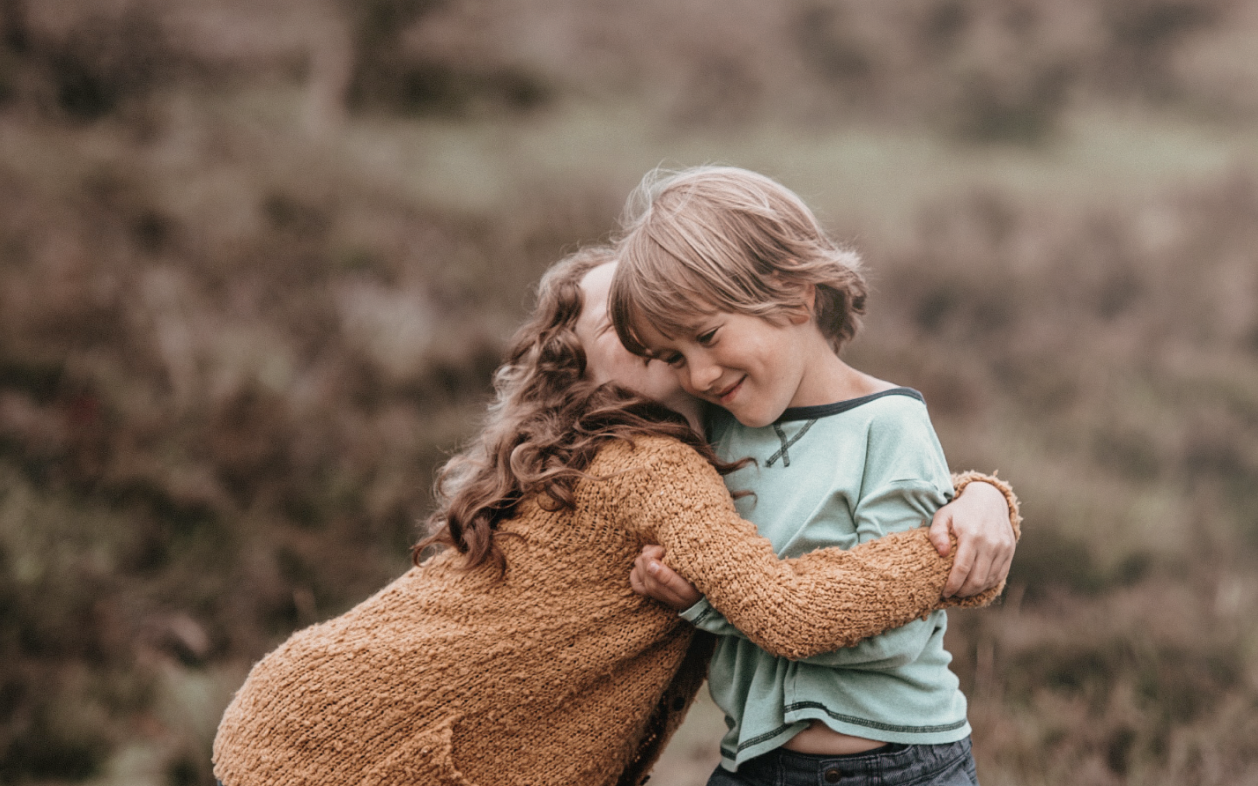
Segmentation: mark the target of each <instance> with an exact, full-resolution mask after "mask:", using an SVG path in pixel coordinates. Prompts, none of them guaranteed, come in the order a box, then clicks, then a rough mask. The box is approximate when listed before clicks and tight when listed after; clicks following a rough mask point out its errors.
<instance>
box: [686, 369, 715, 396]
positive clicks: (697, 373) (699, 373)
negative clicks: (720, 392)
mask: <svg viewBox="0 0 1258 786" xmlns="http://www.w3.org/2000/svg"><path fill="white" fill-rule="evenodd" d="M688 369H689V371H690V387H691V390H690V392H691V393H693V394H697V395H702V394H704V393H708V392H710V391H709V390H708V389H709V388H711V387H712V385H714V384H715V383H716V381H717V380H718V379H720V378H721V369H720V367H719V366H717V365H716V364H715V363H694V364H692V365H690V366H688Z"/></svg>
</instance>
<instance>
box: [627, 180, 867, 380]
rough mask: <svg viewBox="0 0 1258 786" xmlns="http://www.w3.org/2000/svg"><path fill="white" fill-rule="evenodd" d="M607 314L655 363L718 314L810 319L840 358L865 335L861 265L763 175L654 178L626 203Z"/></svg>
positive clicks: (631, 346)
mask: <svg viewBox="0 0 1258 786" xmlns="http://www.w3.org/2000/svg"><path fill="white" fill-rule="evenodd" d="M623 225H624V237H623V238H622V240H621V243H620V246H619V249H618V255H619V257H620V270H619V271H618V272H617V275H616V278H615V281H614V282H613V284H612V288H611V294H610V298H609V301H610V302H609V309H610V310H611V314H612V320H613V322H614V324H615V327H616V331H617V333H618V334H619V335H620V339H621V341H622V342H623V343H624V345H625V346H626V347H627V348H628V349H629V350H630V351H632V352H633V353H635V354H638V355H649V354H650V348H649V346H648V345H647V343H646V342H645V341H644V340H643V329H644V328H645V327H647V326H649V327H651V328H653V329H654V331H655V332H658V333H660V334H662V335H665V336H673V335H677V334H680V333H682V332H684V331H685V330H686V329H688V328H690V327H692V326H693V325H694V323H695V322H697V321H698V320H699V319H700V318H702V317H703V316H705V315H709V314H712V313H716V312H728V313H735V314H746V315H750V316H756V317H760V318H762V319H766V320H768V321H770V322H774V323H777V324H781V323H784V322H785V321H787V320H789V319H790V318H791V317H797V316H798V315H799V314H801V313H807V314H809V316H810V317H811V318H812V319H813V320H814V321H815V322H816V325H817V328H818V329H819V330H820V331H821V333H822V335H823V336H825V338H826V340H827V341H828V342H829V344H830V346H831V348H832V349H833V350H834V351H835V352H836V353H837V352H838V351H839V350H840V349H841V348H842V347H843V345H844V344H846V343H847V342H848V341H850V340H851V339H852V338H853V337H854V336H855V335H856V332H857V330H858V329H859V328H860V317H861V315H862V314H864V312H865V296H866V288H865V280H864V277H863V276H862V275H861V262H860V258H859V257H858V256H857V255H856V254H855V253H854V252H852V251H848V250H846V249H843V248H840V247H838V246H837V245H836V244H835V243H834V242H833V241H832V240H830V238H829V237H827V236H826V233H825V231H824V230H823V229H822V228H821V225H820V224H819V223H818V222H817V219H816V217H815V216H813V214H812V211H811V210H809V209H808V207H807V205H805V204H804V203H803V202H802V201H801V200H800V198H799V197H798V196H796V195H795V194H794V193H793V192H791V191H790V190H789V189H787V188H786V187H784V186H782V185H781V184H779V183H777V182H775V181H773V180H771V179H770V178H767V177H765V176H764V175H760V174H757V173H755V172H750V171H748V170H745V169H738V168H735V167H715V166H704V167H695V168H692V169H685V170H681V171H678V172H662V171H659V170H657V171H654V172H651V173H649V174H648V175H647V176H646V177H645V178H644V179H643V181H642V183H641V184H640V185H639V186H638V188H637V189H636V190H635V191H634V193H633V195H632V196H631V197H630V198H629V203H628V205H627V206H626V212H625V216H624V219H623Z"/></svg>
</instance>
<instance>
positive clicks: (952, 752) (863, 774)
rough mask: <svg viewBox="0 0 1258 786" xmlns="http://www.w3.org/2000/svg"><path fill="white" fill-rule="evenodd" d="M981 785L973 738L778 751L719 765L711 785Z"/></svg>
mask: <svg viewBox="0 0 1258 786" xmlns="http://www.w3.org/2000/svg"><path fill="white" fill-rule="evenodd" d="M831 784H836V785H837V786H894V784H902V786H909V784H912V786H978V772H977V771H976V770H975V768H974V756H973V754H971V753H970V738H969V737H966V738H965V739H963V740H958V741H957V742H950V743H947V744H945V745H894V744H893V745H886V746H884V747H882V748H876V749H874V750H872V751H869V752H868V753H852V754H848V755H846V756H823V755H816V754H811V753H795V752H794V751H788V750H783V749H782V748H778V749H777V750H772V751H769V752H768V753H766V754H764V755H762V756H757V757H756V758H754V759H751V760H750V761H745V762H743V764H742V766H740V767H739V768H738V772H729V771H728V770H725V769H723V768H721V767H717V768H716V771H715V772H713V773H712V776H711V777H710V778H708V786H831Z"/></svg>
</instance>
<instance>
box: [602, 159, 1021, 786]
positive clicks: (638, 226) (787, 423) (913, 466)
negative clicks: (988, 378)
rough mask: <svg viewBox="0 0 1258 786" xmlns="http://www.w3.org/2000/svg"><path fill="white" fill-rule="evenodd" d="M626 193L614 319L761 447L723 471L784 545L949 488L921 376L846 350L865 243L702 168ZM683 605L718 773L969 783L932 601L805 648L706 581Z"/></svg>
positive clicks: (734, 174)
mask: <svg viewBox="0 0 1258 786" xmlns="http://www.w3.org/2000/svg"><path fill="white" fill-rule="evenodd" d="M630 204H631V208H630V213H629V215H628V217H627V220H626V233H625V236H624V238H623V239H622V241H621V244H620V249H619V257H620V264H619V267H618V269H617V271H616V274H615V279H614V281H613V284H612V291H611V296H610V309H611V312H612V315H613V320H614V322H615V326H616V330H617V333H618V334H619V336H620V338H621V341H622V342H623V343H624V345H625V346H626V347H627V348H628V349H629V350H630V351H632V352H634V353H635V354H638V355H641V356H643V357H647V358H652V359H657V360H660V361H663V362H665V363H667V364H668V365H669V366H670V367H672V368H673V369H674V370H675V372H676V373H677V374H678V376H679V379H680V381H681V384H682V386H683V388H684V389H685V390H686V391H687V392H688V393H690V394H692V395H694V396H697V397H698V398H700V399H703V400H705V401H707V402H709V403H711V404H714V405H716V407H714V408H713V410H712V415H711V417H710V420H709V436H710V438H711V441H712V443H713V445H714V446H715V447H716V449H717V452H718V454H719V455H720V456H721V458H722V459H725V460H737V459H740V458H743V457H745V456H751V457H753V458H755V463H754V464H753V465H750V466H747V467H744V468H743V469H741V470H738V471H736V472H734V473H732V474H730V475H729V476H727V478H726V480H727V484H728V485H729V487H730V488H731V490H745V491H750V492H752V493H751V494H748V495H745V496H743V497H742V498H740V499H739V500H738V501H737V505H738V509H739V513H740V514H741V515H742V516H743V517H744V518H746V519H748V520H750V521H752V522H754V523H755V524H756V525H757V527H758V528H759V529H760V533H761V534H762V535H764V536H765V537H767V538H768V539H769V540H770V541H772V543H773V545H774V548H775V550H776V551H777V552H778V554H779V555H781V556H798V555H800V554H802V553H805V552H808V551H812V550H814V549H817V548H822V547H825V546H833V545H839V546H843V547H845V548H848V547H851V546H854V545H856V544H857V543H862V542H865V541H868V540H872V539H874V538H878V537H881V536H882V535H885V534H887V533H889V532H893V531H897V530H904V529H909V528H912V527H916V526H919V525H920V523H921V522H922V521H923V520H928V519H930V518H931V516H932V514H933V513H934V511H935V510H936V509H938V508H939V507H940V506H941V505H943V504H944V503H945V502H947V500H948V499H949V498H950V497H951V496H952V489H953V484H952V481H951V479H950V476H949V472H948V469H947V464H946V462H945V460H944V456H943V451H942V449H941V447H940V445H939V441H938V439H937V438H936V436H935V433H934V430H933V428H932V427H931V424H930V420H929V418H928V416H927V414H926V408H925V404H924V402H923V400H922V398H921V395H920V394H919V393H917V392H916V391H913V390H910V389H908V388H902V387H898V386H896V385H893V384H891V383H888V382H884V381H882V380H879V379H876V378H874V377H872V376H870V375H868V374H865V373H862V372H860V371H858V370H856V369H854V368H852V367H851V366H849V365H847V364H846V363H845V362H844V361H843V360H841V359H840V357H839V354H838V353H839V350H840V349H841V348H842V347H843V346H844V345H845V344H846V343H847V342H848V341H849V340H850V339H851V338H852V337H853V336H854V335H855V334H856V332H857V330H858V329H859V325H860V322H859V320H860V316H861V315H862V314H863V313H864V305H865V296H866V290H865V283H864V279H863V277H862V276H861V272H860V262H859V259H858V258H857V257H856V255H855V254H853V253H852V252H850V251H846V250H844V249H841V248H838V247H837V246H836V245H835V244H834V243H833V242H832V241H831V240H830V239H829V238H828V237H827V236H826V234H825V232H824V231H823V230H822V229H821V227H820V225H819V224H818V223H817V221H816V219H815V217H814V216H813V215H812V213H811V211H809V210H808V208H807V207H806V206H805V205H804V204H803V203H802V202H801V201H800V200H799V198H798V197H796V196H795V195H794V194H793V193H791V192H790V191H789V190H787V189H786V188H784V187H782V186H781V185H779V184H778V183H776V182H774V181H772V180H770V179H769V178H766V177H764V176H761V175H758V174H755V173H752V172H748V171H746V170H741V169H734V168H728V167H702V168H697V169H692V170H686V171H682V172H679V173H676V174H672V175H667V176H665V177H663V178H658V179H653V178H650V177H649V178H648V180H647V181H645V182H644V184H643V186H642V187H640V188H639V190H638V192H637V193H636V194H635V196H634V198H633V199H632V200H631V203H630ZM1011 551H1012V549H1010V553H1011ZM655 568H656V570H657V571H658V570H661V569H662V570H667V569H666V568H662V566H659V565H658V564H656V565H655ZM657 575H658V574H657ZM682 616H683V617H684V618H686V619H688V620H689V621H690V622H692V623H693V624H694V625H695V626H696V627H698V628H701V629H703V630H706V631H709V632H711V633H715V634H717V635H718V636H719V639H718V644H717V649H716V653H715V654H714V656H713V658H712V663H711V667H710V671H709V677H708V679H709V686H710V689H711V692H712V696H713V699H714V700H715V701H716V703H717V704H718V705H719V706H720V707H721V708H722V709H723V710H724V711H725V714H726V719H727V723H728V724H729V726H730V729H729V732H728V733H727V734H726V735H725V738H724V739H723V740H722V744H721V767H720V768H718V769H717V771H716V772H714V773H713V775H712V778H711V779H710V780H709V785H710V786H714V785H717V784H767V783H775V784H776V783H782V782H783V781H782V780H781V779H782V778H785V779H786V781H785V782H786V783H794V782H796V779H797V780H798V783H800V784H803V783H810V784H815V783H818V782H824V783H838V782H840V781H842V782H845V783H849V782H850V783H860V782H863V781H862V779H867V780H868V782H870V783H873V782H878V783H915V784H916V783H929V784H952V783H976V782H977V778H976V775H975V770H974V761H973V757H972V755H971V753H970V747H969V732H970V727H969V723H968V722H967V720H966V713H965V709H966V703H965V697H964V696H963V695H962V694H961V692H960V690H959V689H958V683H957V679H956V677H955V676H954V675H953V674H952V673H951V672H950V671H949V670H948V663H949V662H950V660H951V656H950V655H949V654H948V653H947V651H946V650H944V648H943V637H944V630H945V627H946V617H945V616H944V613H943V612H935V613H934V614H931V615H930V616H928V617H926V618H925V619H922V620H917V621H914V622H912V623H910V624H909V625H906V626H904V627H902V628H898V629H896V630H893V631H889V632H887V633H884V634H882V635H880V636H876V637H874V638H871V639H868V640H866V641H864V642H862V643H861V644H859V645H857V646H856V647H852V648H848V649H844V650H839V651H836V652H831V653H826V654H824V655H821V656H817V657H815V658H810V659H806V660H803V661H789V660H785V659H780V658H775V657H773V656H771V655H769V654H767V653H765V652H763V651H762V650H760V649H759V648H758V647H756V646H755V645H754V644H752V643H751V642H750V641H749V640H747V639H746V638H745V637H744V636H742V635H741V634H740V633H739V632H738V631H737V629H735V628H734V627H733V626H731V625H730V624H729V623H728V622H726V621H725V620H724V618H723V617H721V615H720V614H719V613H718V612H716V611H715V610H714V609H712V608H711V606H709V605H708V604H707V602H706V601H704V600H699V601H698V602H697V603H694V604H693V605H691V606H690V607H689V608H687V609H686V610H685V611H684V612H683V615H682ZM852 777H856V780H850V779H851V778H852ZM818 779H820V780H818Z"/></svg>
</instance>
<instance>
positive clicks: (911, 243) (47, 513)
mask: <svg viewBox="0 0 1258 786" xmlns="http://www.w3.org/2000/svg"><path fill="white" fill-rule="evenodd" d="M1255 35H1258V3H1254V2H1250V1H1249V0H1194V1H1191V2H1190V1H1189V0H1107V1H1106V2H1101V0H1057V1H1056V2H1049V1H1048V0H1017V1H1016V2H1009V3H980V2H976V1H974V0H940V2H935V3H918V4H904V3H860V2H837V1H835V2H823V1H822V0H788V1H787V2H780V3H763V2H752V0H722V2H715V0H697V1H696V2H687V3H675V2H664V0H642V1H641V2H637V3H616V4H611V3H588V2H586V3H582V2H576V1H575V0H498V1H497V2H493V3H490V2H485V1H484V0H356V1H354V2H351V1H350V0H340V1H339V2H337V1H336V0H326V2H322V3H320V2H315V1H314V0H306V1H305V2H298V1H297V0H249V2H245V1H244V0H208V1H207V0H198V1H197V2H193V0H167V2H162V3H143V2H128V1H127V0H0V782H2V783H14V784H23V783H31V784H34V783H49V784H51V783H69V782H78V783H88V784H97V785H98V786H105V784H122V783H126V784H154V785H156V784H174V785H180V784H206V783H212V779H211V777H210V773H209V769H208V763H207V760H208V751H209V744H210V741H211V739H212V737H213V732H214V727H215V724H216V722H217V719H218V715H219V713H220V712H221V710H222V708H223V706H224V705H225V704H226V702H227V700H228V699H229V697H230V695H231V691H232V690H234V689H235V687H236V686H237V685H238V684H239V682H240V680H241V679H242V678H243V675H244V673H245V670H246V669H247V668H248V666H249V665H250V663H251V662H252V661H253V660H255V659H256V658H257V657H259V656H260V655H261V654H262V653H264V652H265V651H267V650H268V649H269V648H271V647H273V646H274V645H275V644H276V643H277V642H279V641H280V640H282V639H283V638H284V637H285V636H286V635H287V634H288V633H289V632H291V631H292V630H293V629H294V628H296V627H298V626H302V625H306V624H309V623H311V622H314V621H317V620H319V619H323V618H326V617H327V616H329V615H332V614H335V613H337V612H339V611H341V610H344V609H345V608H347V607H348V606H350V605H352V604H353V603H354V602H355V601H356V600H359V599H361V598H363V597H365V596H366V595H367V594H369V593H370V592H371V591H373V590H374V589H375V588H377V587H379V586H381V585H382V584H383V583H384V582H386V581H387V580H388V579H389V578H391V577H393V576H395V575H397V574H398V573H400V572H401V571H402V570H404V569H405V567H406V565H407V556H408V555H407V547H408V545H409V544H410V543H411V542H412V541H413V540H414V538H415V537H416V535H417V532H418V530H417V524H416V522H417V521H418V520H419V519H420V518H421V517H422V516H423V515H424V514H425V512H426V510H427V504H428V488H429V484H430V481H431V472H432V469H433V467H434V466H435V465H436V464H437V463H438V462H440V460H441V459H442V457H443V456H444V455H446V454H447V453H448V451H449V450H450V449H451V448H453V447H454V446H456V445H457V444H458V443H459V440H460V439H462V438H464V437H466V436H467V435H468V434H469V433H471V431H472V430H473V429H475V428H476V424H477V418H478V415H479V413H480V411H481V410H482V408H483V406H484V403H485V400H486V391H487V385H488V376H489V373H490V371H491V370H492V368H493V367H494V366H495V364H496V363H497V361H498V357H499V352H500V351H501V348H502V346H503V343H504V341H505V339H506V337H507V336H508V335H509V333H510V330H511V328H512V325H513V324H514V322H515V321H516V320H518V319H519V318H520V316H521V314H522V313H523V310H524V309H525V308H526V307H527V305H528V291H529V287H530V286H531V284H532V283H533V282H534V281H535V280H536V279H537V277H538V275H539V274H540V272H541V271H542V270H543V269H544V268H545V267H546V266H547V265H548V264H549V263H550V262H552V261H554V260H555V259H557V258H558V257H559V256H561V255H562V254H563V253H564V252H565V251H567V250H571V249H573V248H575V247H577V246H578V245H579V244H581V243H589V242H595V241H598V240H600V239H603V238H605V237H606V236H607V235H608V234H609V233H610V232H611V231H612V230H613V229H614V226H615V216H616V214H617V211H618V208H619V204H620V202H621V200H622V199H623V198H624V196H625V195H626V194H627V192H628V190H629V188H630V187H631V186H632V184H633V183H634V182H635V181H636V179H637V178H638V177H639V176H640V175H641V174H642V173H643V172H644V171H645V170H646V169H648V168H650V167H651V166H654V165H656V164H658V163H660V162H661V161H664V162H672V163H681V164H692V163H702V162H704V161H717V160H719V161H724V162H729V163H734V164H739V165H743V166H748V167H751V168H755V169H760V170H762V171H765V172H767V173H769V174H772V175H774V176H777V177H779V178H780V179H782V180H783V181H784V182H786V183H787V184H788V185H790V186H792V187H793V188H796V189H797V190H798V191H799V192H800V193H801V194H802V195H803V196H804V197H805V198H806V199H807V200H808V201H809V202H810V203H812V204H813V205H815V206H816V207H817V209H818V212H819V213H820V214H821V216H822V218H823V220H824V221H825V222H826V224H827V225H828V226H830V227H832V228H833V229H834V231H835V232H836V234H837V235H839V236H840V237H842V238H845V239H848V240H850V241H851V242H853V244H854V245H855V246H856V247H857V248H859V249H860V250H861V251H862V253H864V255H865V256H866V257H867V259H868V261H869V265H870V271H871V277H872V278H873V280H874V283H875V295H874V297H873V299H872V303H871V310H872V313H871V317H870V319H869V321H868V330H867V334H866V335H865V336H864V337H863V338H862V339H860V340H859V341H858V342H857V343H856V345H855V346H853V347H852V349H851V359H852V361H853V362H854V363H855V364H856V365H858V366H860V367H862V368H865V369H867V370H869V371H871V372H873V373H876V374H878V375H881V376H884V377H886V378H889V379H893V380H896V381H898V382H902V383H904V384H909V385H912V386H914V387H917V388H919V389H920V390H922V391H923V392H924V394H925V395H926V398H927V400H928V402H929V404H930V407H931V410H932V413H933V416H934V419H935V421H936V424H937V426H938V428H939V431H940V435H941V438H942V440H943V443H944V447H945V449H946V450H947V452H948V454H949V458H950V460H951V462H952V463H953V465H954V466H955V467H957V468H965V467H975V468H979V469H985V470H991V469H994V468H998V469H999V470H1000V472H1001V474H1002V476H1006V477H1008V478H1010V479H1011V480H1012V481H1013V482H1014V483H1015V485H1016V486H1017V488H1018V490H1019V492H1020V493H1021V495H1022V497H1023V499H1024V504H1025V510H1024V512H1025V514H1026V517H1027V525H1026V535H1025V537H1024V539H1023V541H1022V544H1021V545H1020V547H1019V551H1018V556H1017V559H1016V563H1015V567H1014V573H1013V575H1012V576H1011V582H1010V589H1009V591H1008V593H1007V596H1006V598H1005V601H1004V603H1003V605H1002V606H1000V607H999V608H996V609H991V610H985V611H978V612H970V613H957V614H953V615H952V621H953V627H952V630H951V631H950V634H949V636H950V639H949V643H950V648H951V649H952V651H953V652H954V654H955V655H956V660H955V663H954V666H955V670H956V672H957V673H958V675H959V676H960V677H961V679H962V682H963V685H964V687H965V688H966V690H967V693H968V695H969V696H970V698H971V721H972V723H973V725H974V729H975V733H974V738H975V746H976V752H977V758H978V762H979V769H980V773H981V777H982V778H983V782H984V783H987V784H1050V783H1061V782H1070V783H1079V784H1098V785H1102V784H1104V785H1108V784H1128V783H1130V784H1160V783H1167V784H1170V783H1200V784H1230V783H1240V782H1248V781H1251V780H1254V779H1255V778H1258V742H1255V741H1258V624H1256V623H1255V622H1254V621H1253V620H1254V615H1253V614H1252V609H1253V607H1254V604H1255V603H1256V602H1258V579H1255V578H1254V577H1255V575H1258V573H1256V572H1255V568H1256V567H1258V518H1256V517H1255V513H1254V510H1255V508H1256V507H1258V252H1255V249H1256V248H1258V152H1256V151H1258V61H1256V60H1255V59H1254V58H1253V57H1252V52H1251V49H1252V41H1253V40H1254V36H1255ZM722 730H723V724H722V723H721V719H720V717H719V713H717V714H714V712H713V709H712V708H711V707H710V706H707V705H701V706H699V707H698V708H697V709H696V711H695V712H694V713H693V715H692V718H691V720H690V721H688V723H687V725H686V727H684V728H683V731H682V733H681V734H680V735H679V737H678V739H677V740H676V741H675V743H674V744H673V746H672V747H671V749H670V750H669V752H668V753H667V754H666V758H665V760H664V761H663V762H662V763H661V765H660V766H659V768H657V773H656V776H655V779H654V780H653V783H655V782H663V783H671V784H688V783H701V782H703V779H704V778H705V777H706V773H707V770H708V769H709V768H710V766H711V763H712V761H713V758H712V752H713V750H714V746H715V739H716V737H719V735H720V733H721V731H722Z"/></svg>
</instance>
